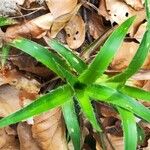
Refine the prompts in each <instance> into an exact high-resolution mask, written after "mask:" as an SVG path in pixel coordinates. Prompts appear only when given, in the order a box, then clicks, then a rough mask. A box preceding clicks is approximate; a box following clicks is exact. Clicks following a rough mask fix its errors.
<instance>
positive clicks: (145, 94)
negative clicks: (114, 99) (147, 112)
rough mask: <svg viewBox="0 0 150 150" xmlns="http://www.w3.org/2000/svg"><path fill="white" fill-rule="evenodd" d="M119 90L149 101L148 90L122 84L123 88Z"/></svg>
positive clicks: (149, 93)
mask: <svg viewBox="0 0 150 150" xmlns="http://www.w3.org/2000/svg"><path fill="white" fill-rule="evenodd" d="M120 91H121V92H122V93H124V94H127V95H129V96H131V97H134V98H136V99H141V100H144V101H150V92H148V91H145V90H142V89H139V88H136V87H132V86H124V87H123V88H121V89H120Z"/></svg>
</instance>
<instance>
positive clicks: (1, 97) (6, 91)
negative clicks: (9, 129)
mask: <svg viewBox="0 0 150 150" xmlns="http://www.w3.org/2000/svg"><path fill="white" fill-rule="evenodd" d="M19 101H20V100H19V90H17V89H15V88H14V87H13V86H9V85H3V86H1V87H0V117H6V116H7V115H9V114H11V113H13V112H15V111H16V110H19V109H20V108H21V106H20V104H19Z"/></svg>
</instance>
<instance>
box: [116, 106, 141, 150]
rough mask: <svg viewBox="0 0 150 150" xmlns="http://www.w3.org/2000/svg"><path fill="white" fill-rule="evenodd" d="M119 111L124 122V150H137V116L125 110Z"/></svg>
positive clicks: (119, 109) (120, 109)
mask: <svg viewBox="0 0 150 150" xmlns="http://www.w3.org/2000/svg"><path fill="white" fill-rule="evenodd" d="M117 109H118V111H119V114H120V117H121V120H122V126H123V133H124V150H129V149H131V150H136V147H137V139H138V134H137V126H136V121H135V116H134V115H133V113H131V112H129V111H127V110H125V109H122V108H119V107H118V108H117ZM133 135H134V136H133Z"/></svg>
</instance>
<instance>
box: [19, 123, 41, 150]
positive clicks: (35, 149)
mask: <svg viewBox="0 0 150 150" xmlns="http://www.w3.org/2000/svg"><path fill="white" fill-rule="evenodd" d="M17 133H18V137H19V142H20V150H41V149H40V148H39V146H38V144H37V143H36V142H35V140H34V139H33V137H32V132H31V126H30V125H28V124H27V123H25V122H23V123H19V124H18V126H17Z"/></svg>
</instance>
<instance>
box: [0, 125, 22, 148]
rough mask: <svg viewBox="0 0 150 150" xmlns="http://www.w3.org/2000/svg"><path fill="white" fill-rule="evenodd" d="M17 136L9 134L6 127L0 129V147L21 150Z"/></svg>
mask: <svg viewBox="0 0 150 150" xmlns="http://www.w3.org/2000/svg"><path fill="white" fill-rule="evenodd" d="M11 130H13V129H11ZM15 136H16V135H13V134H8V133H7V131H6V128H2V129H0V149H1V150H19V141H18V139H16V138H15Z"/></svg>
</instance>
